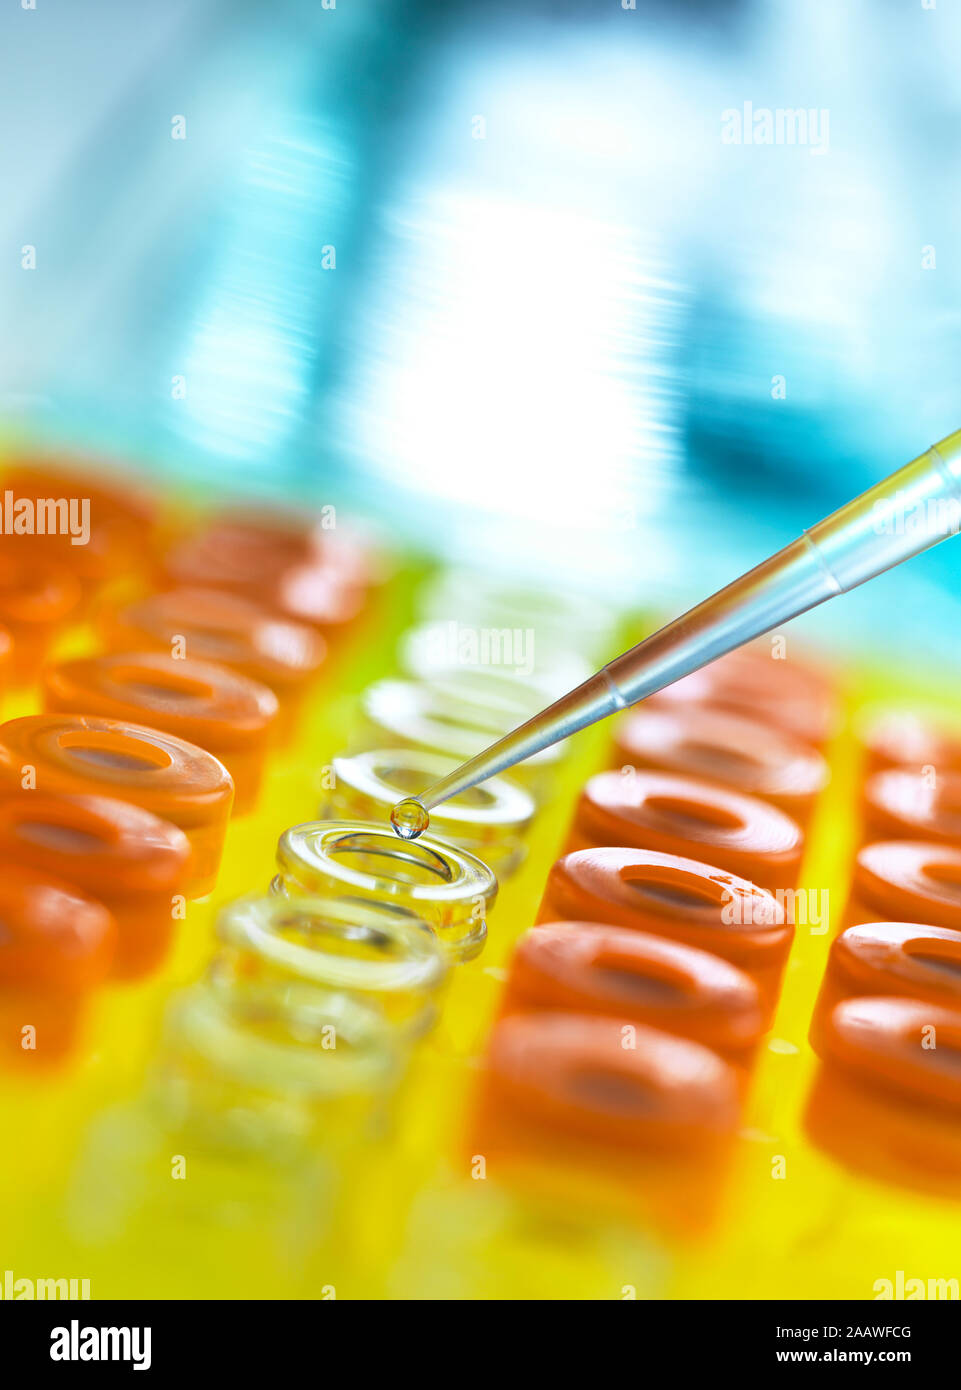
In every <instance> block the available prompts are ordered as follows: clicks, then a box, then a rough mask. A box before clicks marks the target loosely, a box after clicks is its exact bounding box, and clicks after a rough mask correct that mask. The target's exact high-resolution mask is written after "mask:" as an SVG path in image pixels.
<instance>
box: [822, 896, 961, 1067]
mask: <svg viewBox="0 0 961 1390" xmlns="http://www.w3.org/2000/svg"><path fill="white" fill-rule="evenodd" d="M864 994H877V995H881V994H897V995H902V996H905V997H907V998H911V999H927V1000H930V1002H931V1003H932V1004H941V1005H944V1006H945V1007H946V1008H956V1009H957V1008H961V932H956V931H951V930H949V929H948V928H947V927H925V926H919V925H918V924H917V923H915V922H865V923H862V924H861V925H860V926H856V927H848V929H847V930H846V931H843V932H842V933H841V935H840V936H839V937H837V938H836V939H835V941H834V943H833V945H832V946H831V954H830V955H829V957H828V964H827V969H826V971H825V972H824V980H823V981H822V984H821V991H820V994H819V995H818V1000H817V1004H816V1005H815V1008H814V1018H813V1021H812V1024H811V1038H812V1045H813V1046H814V1048H815V1051H820V1050H821V1049H820V1047H819V1045H818V1043H817V1042H816V1041H814V1040H815V1039H816V1038H817V1037H818V1036H819V1032H820V1030H821V1029H822V1028H823V1027H824V1026H825V1022H826V1019H827V1017H828V1015H829V1014H830V1013H831V1011H832V1009H833V1008H834V1006H835V1004H839V1003H840V1002H841V1001H842V1000H843V999H849V998H856V997H857V996H859V995H864Z"/></svg>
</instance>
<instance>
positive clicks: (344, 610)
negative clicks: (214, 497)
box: [165, 521, 365, 632]
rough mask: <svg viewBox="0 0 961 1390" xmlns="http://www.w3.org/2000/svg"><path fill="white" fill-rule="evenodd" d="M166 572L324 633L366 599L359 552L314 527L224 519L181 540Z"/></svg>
mask: <svg viewBox="0 0 961 1390" xmlns="http://www.w3.org/2000/svg"><path fill="white" fill-rule="evenodd" d="M165 570H166V573H167V575H168V576H169V578H170V580H171V582H172V583H173V584H176V585H178V586H181V587H185V588H211V589H226V590H229V591H230V592H233V593H237V594H242V595H245V596H246V597H248V598H250V599H253V600H255V601H256V602H257V603H259V604H260V605H261V607H264V608H267V609H270V610H271V611H272V612H274V613H276V614H279V615H280V616H282V617H286V618H290V619H292V620H294V621H297V622H306V623H309V624H310V625H311V626H313V627H318V628H320V629H321V630H323V631H325V632H327V631H330V630H332V629H334V630H336V629H340V628H343V627H344V626H345V625H346V624H348V623H350V622H351V621H352V620H353V619H354V618H355V617H356V616H357V615H358V614H359V612H360V611H361V609H362V607H363V605H364V598H365V592H364V582H365V581H364V579H363V578H362V567H361V565H360V563H359V557H358V556H357V555H356V553H355V552H354V551H353V550H352V549H351V548H350V547H348V546H345V547H338V543H337V542H336V541H333V540H331V541H328V542H325V543H321V542H320V540H319V538H318V537H316V536H314V535H312V534H311V533H310V532H309V531H307V530H304V531H289V530H287V529H280V528H276V527H272V526H269V525H255V524H252V523H249V522H247V523H241V522H229V521H221V522H217V523H214V524H212V525H211V526H209V527H207V528H206V529H205V530H204V531H201V532H200V533H199V534H198V535H196V536H192V537H190V538H189V539H188V540H185V541H183V542H182V543H181V544H180V545H178V546H176V547H175V548H174V549H173V550H172V551H171V552H170V553H169V554H168V555H167V557H166V560H165Z"/></svg>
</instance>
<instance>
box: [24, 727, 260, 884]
mask: <svg viewBox="0 0 961 1390" xmlns="http://www.w3.org/2000/svg"><path fill="white" fill-rule="evenodd" d="M30 769H33V771H32V772H30V771H29V770H30ZM25 788H31V789H29V790H27V789H25ZM0 790H2V791H6V793H7V794H8V795H10V794H17V793H19V794H20V795H21V796H23V797H25V798H31V797H33V796H34V795H37V794H42V795H48V794H49V795H68V796H69V795H73V796H84V795H90V794H93V795H99V796H115V797H119V798H120V799H121V800H123V801H132V802H133V803H134V805H136V806H142V807H143V808H144V810H146V811H150V812H152V813H153V815H155V816H159V817H160V819H161V820H167V821H170V822H171V823H172V824H173V825H176V826H179V828H180V829H181V830H182V831H183V832H184V834H185V835H186V836H187V839H188V840H189V841H190V848H191V860H190V877H189V882H188V887H187V892H188V894H189V895H190V896H192V897H203V896H204V894H206V893H209V892H210V890H211V889H212V888H213V886H214V882H215V880H216V877H217V870H218V868H219V866H220V857H221V853H222V851H223V844H224V834H225V831H226V828H227V820H228V818H229V816H230V809H231V806H232V804H233V799H234V785H233V782H232V780H231V777H230V773H229V772H228V771H227V769H226V768H225V767H224V765H223V763H221V762H218V760H217V759H216V758H215V757H213V756H212V754H210V753H207V752H206V751H205V750H204V749H203V748H197V747H196V745H195V744H192V743H185V742H184V741H183V739H179V738H175V737H174V735H173V734H167V733H164V732H163V731H162V730H160V729H149V728H147V727H146V726H145V725H142V724H129V723H126V722H125V721H123V720H119V719H103V718H100V717H98V716H95V715H79V714H35V715H27V716H25V717H24V718H22V719H10V720H8V721H7V722H6V723H5V724H2V725H0Z"/></svg>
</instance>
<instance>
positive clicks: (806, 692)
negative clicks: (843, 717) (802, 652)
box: [651, 646, 838, 748]
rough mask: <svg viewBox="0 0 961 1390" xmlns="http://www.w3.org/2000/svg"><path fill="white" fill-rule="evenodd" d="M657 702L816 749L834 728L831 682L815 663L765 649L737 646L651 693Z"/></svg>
mask: <svg viewBox="0 0 961 1390" xmlns="http://www.w3.org/2000/svg"><path fill="white" fill-rule="evenodd" d="M651 698H652V701H653V703H654V704H655V705H660V704H662V703H664V704H671V705H691V704H694V705H707V706H711V707H713V708H714V709H717V710H724V711H726V712H727V713H729V714H735V715H738V716H740V717H742V718H745V719H750V720H752V721H757V720H761V721H762V722H763V723H766V724H770V725H772V726H773V727H774V728H778V729H783V730H784V731H785V733H789V734H791V735H792V736H793V737H794V738H799V739H801V740H802V741H803V742H805V743H809V744H813V745H814V747H816V748H820V747H821V746H822V745H823V744H824V743H826V742H827V741H828V739H830V738H831V737H832V735H833V734H834V732H835V730H836V728H837V726H838V704H837V700H836V698H835V696H834V693H833V691H832V688H831V685H830V682H829V681H828V680H827V679H826V678H825V677H824V676H823V675H822V674H821V673H820V672H819V671H818V670H817V669H816V668H814V667H813V666H809V665H808V664H807V663H805V662H801V661H796V660H790V661H788V660H780V659H775V658H774V657H773V655H772V654H771V651H770V649H769V648H761V647H755V646H748V647H739V648H738V649H737V650H736V651H733V652H728V654H727V655H726V656H722V657H721V658H720V659H719V660H718V661H712V662H711V663H710V665H708V666H703V667H702V668H701V669H700V670H699V671H694V672H692V673H691V675H689V676H684V677H682V679H681V680H679V681H675V682H674V684H673V685H670V686H667V687H666V688H665V689H664V690H660V691H658V692H657V693H656V695H654V696H652V697H651Z"/></svg>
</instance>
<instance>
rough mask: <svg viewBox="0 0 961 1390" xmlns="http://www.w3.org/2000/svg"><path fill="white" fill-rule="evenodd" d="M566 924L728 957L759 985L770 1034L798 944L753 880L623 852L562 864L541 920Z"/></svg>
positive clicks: (581, 854)
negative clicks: (602, 927)
mask: <svg viewBox="0 0 961 1390" xmlns="http://www.w3.org/2000/svg"><path fill="white" fill-rule="evenodd" d="M558 920H567V921H586V922H606V923H608V924H609V925H611V926H621V927H629V928H631V929H632V930H633V931H642V932H648V933H651V934H652V935H654V936H663V937H667V938H668V939H669V940H672V941H680V942H683V943H684V944H685V945H688V946H695V947H697V949H698V950H702V951H710V952H712V953H713V954H714V955H717V956H720V957H721V958H722V959H723V960H726V961H729V962H730V963H731V964H732V965H736V966H737V967H738V968H739V969H741V970H743V971H745V972H746V974H748V975H750V976H751V978H752V979H753V980H754V981H755V983H756V984H757V986H758V989H759V990H760V994H761V999H762V1004H763V1009H764V1026H765V1027H767V1026H768V1024H769V1022H770V1018H771V1016H772V1015H773V1011H774V1006H775V1004H776V1002H777V996H778V992H779V990H780V985H781V975H782V973H783V970H784V965H785V962H786V961H787V957H788V953H789V952H790V949H791V942H792V940H793V937H794V927H793V926H792V925H791V924H790V923H788V922H787V921H786V920H785V912H784V908H783V906H782V905H781V904H780V903H779V902H778V901H777V899H776V898H775V897H774V896H773V895H772V894H771V893H768V892H767V891H765V890H764V889H763V888H758V887H757V886H756V885H755V884H753V883H749V882H748V881H747V880H746V879H743V878H738V877H736V876H735V875H734V874H730V873H727V872H725V871H724V870H723V869H715V868H712V867H711V866H710V865H708V864H701V863H699V862H698V861H697V860H695V859H683V858H680V857H679V856H677V855H672V854H658V853H656V852H655V851H654V850H634V849H625V848H620V847H617V848H606V849H584V850H577V851H576V852H575V853H574V854H567V855H565V856H564V857H563V858H562V859H559V860H558V861H557V863H556V864H555V865H554V866H553V868H552V869H551V871H550V874H549V875H548V879H547V884H546V887H545V890H544V897H543V900H542V902H541V909H540V913H539V914H538V921H539V922H555V921H558Z"/></svg>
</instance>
